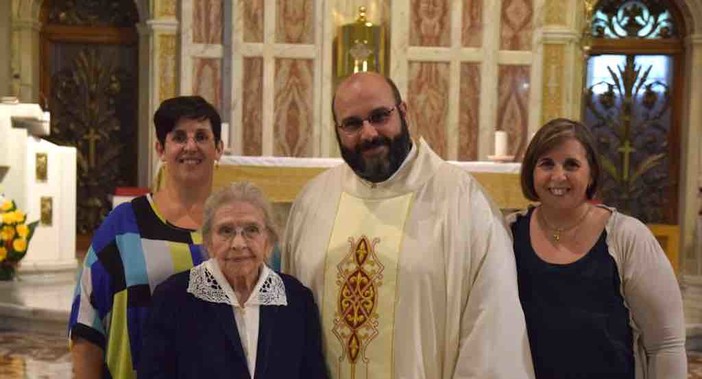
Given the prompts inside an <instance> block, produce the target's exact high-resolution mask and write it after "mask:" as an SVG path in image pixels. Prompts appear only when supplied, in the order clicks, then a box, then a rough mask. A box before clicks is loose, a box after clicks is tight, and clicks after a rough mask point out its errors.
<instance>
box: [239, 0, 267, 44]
mask: <svg viewBox="0 0 702 379" xmlns="http://www.w3.org/2000/svg"><path fill="white" fill-rule="evenodd" d="M264 9H265V7H264V4H263V0H246V1H244V12H243V17H244V20H243V21H244V42H263V12H264Z"/></svg>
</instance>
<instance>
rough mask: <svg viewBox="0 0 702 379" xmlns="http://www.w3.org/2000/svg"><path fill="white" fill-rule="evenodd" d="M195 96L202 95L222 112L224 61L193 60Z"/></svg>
mask: <svg viewBox="0 0 702 379" xmlns="http://www.w3.org/2000/svg"><path fill="white" fill-rule="evenodd" d="M193 94H194V95H200V96H202V97H203V98H204V99H205V100H207V101H208V102H209V103H210V104H212V105H214V107H215V108H217V110H218V111H219V112H220V113H221V112H222V61H221V59H218V58H193Z"/></svg>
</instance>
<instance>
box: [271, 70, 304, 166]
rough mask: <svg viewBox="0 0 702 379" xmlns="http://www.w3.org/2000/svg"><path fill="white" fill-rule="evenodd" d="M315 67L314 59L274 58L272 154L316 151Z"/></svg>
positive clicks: (283, 154) (301, 154)
mask: <svg viewBox="0 0 702 379" xmlns="http://www.w3.org/2000/svg"><path fill="white" fill-rule="evenodd" d="M313 67H314V62H313V60H311V59H277V60H276V62H275V102H274V122H275V124H274V128H275V129H274V133H273V154H274V155H276V156H285V157H310V156H312V154H313V145H312V144H313V140H312V134H313V133H312V132H313V129H312V121H313V113H314V109H313V108H312V104H313V97H314V88H313V73H314V70H313Z"/></svg>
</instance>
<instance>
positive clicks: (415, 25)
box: [409, 0, 451, 46]
mask: <svg viewBox="0 0 702 379" xmlns="http://www.w3.org/2000/svg"><path fill="white" fill-rule="evenodd" d="M410 7H411V9H410V28H409V29H410V36H409V37H410V41H409V44H410V46H450V45H451V18H450V16H449V15H450V10H451V4H450V3H449V1H448V0H411V1H410Z"/></svg>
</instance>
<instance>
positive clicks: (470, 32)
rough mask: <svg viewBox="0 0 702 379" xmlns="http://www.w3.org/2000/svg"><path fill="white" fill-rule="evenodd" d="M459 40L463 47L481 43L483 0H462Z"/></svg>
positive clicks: (477, 45) (478, 45)
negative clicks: (461, 23) (461, 21)
mask: <svg viewBox="0 0 702 379" xmlns="http://www.w3.org/2000/svg"><path fill="white" fill-rule="evenodd" d="M461 41H462V42H461V43H462V44H463V46H465V47H480V46H482V45H483V0H463V25H462V27H461Z"/></svg>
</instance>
